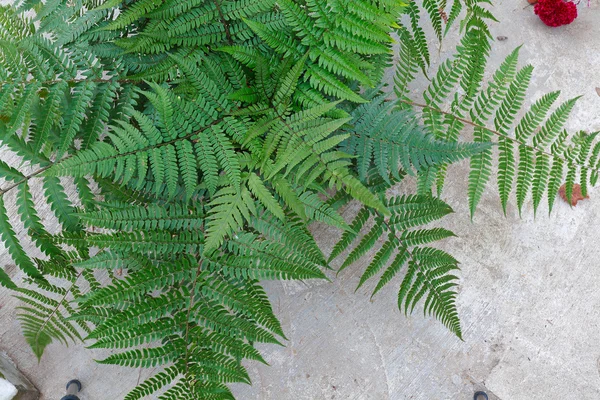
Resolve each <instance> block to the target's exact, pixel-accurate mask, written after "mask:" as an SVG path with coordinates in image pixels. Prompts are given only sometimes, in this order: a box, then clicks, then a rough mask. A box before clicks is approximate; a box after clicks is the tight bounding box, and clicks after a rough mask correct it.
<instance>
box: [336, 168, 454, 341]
mask: <svg viewBox="0 0 600 400" xmlns="http://www.w3.org/2000/svg"><path fill="white" fill-rule="evenodd" d="M377 180H381V178H380V177H377V178H374V181H372V182H371V183H372V184H381V182H378V183H375V182H376V181H377ZM394 183H396V181H394ZM385 185H387V184H385ZM386 206H387V208H388V209H389V210H390V211H391V216H390V217H389V218H385V217H384V215H382V214H381V213H379V212H377V211H373V210H369V209H367V208H364V207H363V208H361V209H360V210H359V211H358V214H357V215H356V217H355V218H354V220H353V221H352V222H351V223H350V227H351V228H352V230H348V231H345V232H344V233H343V235H342V237H341V238H340V240H339V241H338V242H337V243H336V245H335V246H334V248H333V250H332V253H331V255H330V260H332V259H334V258H337V257H338V256H340V255H341V254H343V253H345V252H347V251H348V250H349V249H350V248H352V250H351V251H350V252H349V253H347V255H346V256H345V257H344V261H343V263H342V264H341V266H340V268H339V270H338V273H339V272H340V271H342V270H344V269H345V268H347V267H349V266H350V265H352V264H353V263H356V262H358V261H359V260H362V259H363V257H364V256H365V255H367V254H369V253H370V252H372V251H373V249H374V248H375V247H376V246H375V244H376V243H381V246H380V247H379V249H378V250H377V252H376V253H375V254H374V255H373V256H370V257H369V258H370V261H369V262H368V265H367V267H366V268H365V271H364V273H363V274H362V276H361V277H360V280H359V283H358V287H357V290H358V289H359V288H360V287H361V286H363V284H365V283H366V282H367V281H368V280H369V279H371V278H373V277H375V276H377V275H379V279H378V282H377V284H376V286H375V288H374V289H372V291H373V296H374V295H375V294H376V293H377V292H378V291H380V290H381V289H382V288H383V287H384V286H385V285H386V284H388V283H389V282H391V281H392V279H393V278H394V277H396V276H397V275H399V274H400V273H401V272H402V271H403V270H406V271H405V272H404V274H403V278H402V280H401V283H400V285H399V290H398V308H399V309H400V310H404V312H405V313H409V312H411V313H412V311H413V310H414V308H415V306H416V305H417V303H418V302H419V301H420V300H421V299H424V300H425V304H424V312H425V314H432V315H434V316H435V317H436V318H438V319H439V320H440V321H442V322H443V323H444V325H446V326H447V327H448V329H449V330H450V331H452V332H454V333H455V334H456V335H457V336H458V337H459V338H461V337H462V331H461V327H460V321H459V319H458V312H457V310H456V304H455V302H454V301H455V298H456V292H455V291H454V290H453V288H454V287H455V286H456V280H457V279H458V278H457V277H456V276H455V275H453V271H455V270H458V261H457V260H455V259H454V258H453V257H452V256H451V255H450V254H448V253H446V252H445V251H442V250H440V249H436V248H433V247H428V246H423V245H426V244H428V243H431V242H434V241H438V240H442V239H445V238H447V237H451V236H454V234H453V233H452V232H450V231H448V230H446V229H442V228H431V229H423V228H420V227H422V226H424V225H426V224H429V223H431V222H433V221H436V220H439V219H441V218H443V217H444V216H446V215H447V214H449V213H451V212H452V209H451V208H450V207H449V206H448V205H447V204H446V203H444V202H443V201H442V200H440V199H437V198H434V197H429V196H419V195H408V196H400V197H391V198H390V199H388V200H387V201H386ZM371 218H372V219H373V224H372V226H371V228H368V229H366V230H365V229H364V228H365V225H366V224H368V223H369V220H370V219H371ZM414 228H417V229H414ZM360 232H363V236H362V238H360V239H359V233H360ZM353 243H356V244H355V245H354V246H353ZM405 266H406V268H405Z"/></svg>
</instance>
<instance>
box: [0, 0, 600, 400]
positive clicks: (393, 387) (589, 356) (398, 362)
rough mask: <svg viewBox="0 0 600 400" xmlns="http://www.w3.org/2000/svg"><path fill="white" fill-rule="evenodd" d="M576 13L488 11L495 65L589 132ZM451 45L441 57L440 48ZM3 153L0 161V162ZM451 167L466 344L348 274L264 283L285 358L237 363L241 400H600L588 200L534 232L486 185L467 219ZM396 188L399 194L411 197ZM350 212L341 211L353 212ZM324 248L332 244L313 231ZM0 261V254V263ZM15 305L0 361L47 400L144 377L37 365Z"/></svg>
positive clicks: (1, 338)
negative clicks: (559, 23) (508, 68)
mask: <svg viewBox="0 0 600 400" xmlns="http://www.w3.org/2000/svg"><path fill="white" fill-rule="evenodd" d="M584 3H586V1H585V0H584V1H582V4H581V5H580V6H579V13H580V16H579V18H578V19H577V20H576V21H575V22H574V23H573V24H572V25H570V26H568V27H563V28H558V29H550V28H547V27H545V26H544V25H542V23H541V22H540V21H539V20H538V19H537V17H536V16H535V15H533V10H532V8H531V7H527V8H525V6H526V3H525V1H517V2H515V1H508V0H504V1H499V2H497V3H496V5H495V8H494V13H495V15H496V16H497V17H498V19H499V20H500V21H501V23H500V24H495V25H494V26H493V27H492V31H493V34H494V36H497V35H502V36H506V37H508V39H507V40H505V41H502V42H497V43H496V44H494V46H493V53H494V56H493V59H492V63H493V64H496V65H497V64H498V63H499V62H500V60H501V59H502V58H503V57H504V56H505V55H506V54H508V53H509V52H510V51H511V50H512V49H513V48H514V47H516V46H518V45H520V44H523V45H524V46H523V50H522V56H521V64H522V65H525V63H531V64H533V65H534V66H535V67H536V70H535V72H534V78H533V88H532V90H531V91H530V92H529V94H530V96H532V97H533V98H537V97H539V96H540V95H541V94H542V93H545V92H548V91H552V90H556V89H561V90H563V97H562V99H567V98H569V97H572V96H576V95H580V94H582V95H584V97H583V98H582V99H581V100H580V102H579V103H578V106H577V107H576V109H575V111H574V113H573V117H572V118H571V120H570V122H569V128H570V129H571V130H573V131H575V130H578V129H585V130H589V131H593V130H600V96H598V94H597V93H596V91H595V87H597V86H598V87H600V13H599V11H600V1H599V0H593V2H592V4H591V7H590V8H587V7H586V4H584ZM451 47H452V39H450V40H449V41H448V42H447V43H446V44H445V46H444V48H443V49H442V52H441V54H440V56H441V57H445V56H446V53H445V51H444V49H451ZM0 154H1V153H0ZM467 171H468V164H467V163H462V164H459V165H456V166H454V167H453V169H452V170H451V174H450V177H451V178H450V179H449V185H448V186H447V190H446V192H445V194H444V199H445V200H446V201H448V202H449V203H450V204H451V205H452V206H453V207H454V209H455V210H456V213H455V214H453V215H451V216H449V217H448V218H446V219H445V220H444V226H446V227H448V228H449V229H452V230H453V231H454V232H455V233H457V234H458V236H459V237H458V238H455V239H452V240H448V241H446V242H444V243H443V244H442V246H443V247H444V248H445V249H446V250H448V251H450V252H451V253H452V254H453V255H455V256H456V257H457V258H458V259H459V260H460V261H461V262H462V264H461V266H462V273H461V286H460V293H459V296H458V308H459V313H460V316H461V319H462V324H463V332H464V342H461V341H460V340H458V339H457V338H456V337H454V336H452V335H451V334H450V333H448V332H447V331H446V329H445V328H444V327H443V326H442V325H441V324H440V323H438V322H437V321H435V320H433V319H430V318H423V317H422V315H420V314H419V312H415V315H413V316H412V317H410V318H405V317H404V316H403V315H401V314H400V313H399V312H398V310H397V309H396V293H397V287H395V286H394V285H388V287H387V288H386V289H383V290H382V291H381V292H380V293H379V294H378V295H377V296H376V298H375V299H374V301H372V302H370V301H369V293H370V292H369V289H371V288H372V287H371V286H368V285H366V287H365V288H361V290H359V291H358V292H357V293H354V288H355V287H356V284H357V282H358V277H359V276H360V274H361V272H362V268H361V267H360V266H354V267H351V268H348V269H347V270H346V271H344V273H342V274H341V275H340V276H339V277H338V278H337V279H334V282H333V283H325V282H308V283H298V282H290V283H283V284H281V283H268V284H267V285H266V286H267V289H268V291H269V293H270V295H271V298H272V300H273V304H274V308H275V310H276V312H277V313H278V315H279V317H280V318H281V321H282V324H283V327H284V329H285V331H286V334H287V336H288V337H289V339H290V340H289V342H288V343H287V346H286V347H285V348H281V347H276V346H262V347H261V350H262V351H263V353H264V355H265V359H266V360H267V361H268V362H269V363H270V366H269V367H267V366H263V365H258V364H255V363H248V367H249V371H250V375H251V377H252V380H253V382H254V386H252V387H248V386H246V385H235V386H234V388H233V389H234V392H235V394H236V395H237V397H238V398H239V399H244V400H246V399H248V400H250V399H261V400H296V399H298V400H300V399H302V400H304V399H306V400H308V399H342V400H346V399H357V400H363V399H375V400H383V399H393V400H401V399H415V400H425V399H434V400H447V399H448V400H450V399H452V400H453V399H457V400H458V399H471V398H472V395H473V392H474V390H475V389H480V388H486V389H487V390H488V393H490V394H492V395H491V396H490V399H503V400H521V399H523V400H524V399H547V400H570V399H580V400H593V399H600V372H599V370H600V329H599V324H600V290H598V288H599V287H600V265H599V263H598V262H597V260H598V259H600V245H599V244H600V238H599V236H598V234H597V231H596V226H597V224H598V222H599V221H600V198H598V195H597V193H598V192H597V191H595V192H594V191H592V192H591V199H590V200H586V201H584V202H582V203H580V204H579V205H578V206H577V207H576V208H574V209H570V208H569V207H568V206H567V205H566V204H565V203H562V202H560V201H559V202H558V204H557V206H556V207H555V213H554V214H553V215H552V217H550V218H548V217H546V215H545V209H543V210H541V212H539V215H538V218H537V220H536V221H534V219H533V211H532V209H531V207H530V206H528V207H527V208H526V209H525V210H524V213H523V218H522V219H519V218H518V215H517V214H516V210H515V207H514V205H511V207H510V208H509V212H508V216H507V217H504V216H503V215H502V212H501V209H500V206H499V202H498V196H497V194H496V191H495V189H494V188H495V185H493V184H492V185H490V187H489V189H488V190H487V191H486V193H485V195H484V198H483V200H482V203H481V206H480V208H479V212H478V214H477V215H476V217H475V219H474V222H473V223H471V222H469V217H468V211H467V205H466V204H467V200H466V187H465V176H466V172H467ZM410 186H411V184H410V183H408V184H406V185H405V186H403V187H402V188H399V190H406V189H407V188H410ZM353 211H354V210H352V209H349V210H347V212H348V215H351V214H352V213H353ZM315 232H316V235H317V237H318V240H319V242H320V243H322V244H323V248H324V249H325V251H326V252H327V251H329V249H330V248H331V247H332V245H333V242H334V241H333V239H335V238H336V237H337V236H336V235H337V233H334V232H331V231H329V230H327V229H324V228H322V227H316V228H315ZM10 263H11V261H10V259H9V257H8V255H7V254H6V252H5V251H4V250H0V264H2V265H6V264H10ZM14 307H15V302H14V301H13V300H12V299H10V298H9V297H8V296H7V293H6V292H5V291H4V292H0V320H1V321H2V324H1V325H0V350H4V351H6V352H8V353H9V355H10V356H11V357H13V359H14V360H15V361H16V362H17V364H18V365H19V367H20V368H21V369H22V370H23V372H25V374H26V375H28V377H29V378H30V379H31V380H32V381H33V382H34V383H35V384H36V385H37V386H38V388H39V389H40V390H41V392H42V393H43V394H44V397H43V398H44V399H50V400H55V399H59V398H60V396H61V395H62V394H63V393H64V389H63V385H64V383H65V382H66V381H67V380H69V379H71V378H73V377H78V378H79V379H81V381H82V382H83V383H84V385H85V390H84V392H83V393H82V400H120V399H122V398H123V397H124V394H125V393H126V391H127V389H128V388H130V387H131V386H132V385H134V384H135V383H136V382H137V381H139V379H144V378H145V377H146V376H148V375H149V374H150V373H151V372H152V371H147V370H142V371H140V370H136V369H124V368H113V367H109V366H100V365H97V364H95V363H94V362H93V361H92V360H93V358H100V357H101V356H102V354H100V353H98V352H90V351H87V350H84V349H83V348H81V347H78V346H72V347H71V348H70V349H68V350H67V349H65V348H64V347H62V346H60V345H58V344H53V345H51V346H49V347H48V349H47V351H46V353H45V354H44V356H43V357H42V360H41V362H40V363H39V364H38V363H37V361H36V360H35V357H34V355H33V354H32V353H31V351H30V350H29V348H28V347H27V345H26V344H25V342H24V340H23V339H22V337H21V335H20V329H19V326H18V322H17V321H15V319H14V316H15V310H14Z"/></svg>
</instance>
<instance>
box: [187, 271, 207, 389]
mask: <svg viewBox="0 0 600 400" xmlns="http://www.w3.org/2000/svg"><path fill="white" fill-rule="evenodd" d="M203 262H204V259H200V262H199V263H198V269H197V270H196V279H194V283H193V284H192V292H191V293H192V298H191V299H190V305H189V306H188V309H187V313H186V316H185V375H184V377H185V381H186V383H188V385H189V384H190V382H189V380H188V374H189V363H188V360H189V357H190V346H189V345H188V343H189V342H188V340H189V339H188V338H189V334H190V314H191V313H192V308H193V307H194V301H195V299H196V295H195V293H196V285H197V284H198V277H199V276H200V272H202V263H203ZM190 390H193V387H190Z"/></svg>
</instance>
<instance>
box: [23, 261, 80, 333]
mask: <svg viewBox="0 0 600 400" xmlns="http://www.w3.org/2000/svg"><path fill="white" fill-rule="evenodd" d="M82 273H83V270H81V271H80V272H79V273H78V274H77V276H76V277H75V279H74V280H73V283H71V286H69V288H68V289H67V290H66V291H65V294H64V295H63V296H62V298H61V299H60V300H59V301H58V303H57V304H56V307H54V309H53V310H52V312H51V313H50V315H48V317H47V318H46V319H45V320H44V323H43V324H42V325H40V328H39V329H38V330H37V332H36V335H35V341H36V342H37V341H38V339H39V334H40V333H41V332H43V331H44V329H45V328H46V325H48V323H50V320H51V319H52V317H53V316H54V314H56V313H57V312H58V309H59V308H60V306H61V305H62V304H63V302H64V301H65V299H66V298H67V295H68V294H69V293H71V289H73V287H74V286H75V283H77V280H78V279H79V277H80V276H81V274H82Z"/></svg>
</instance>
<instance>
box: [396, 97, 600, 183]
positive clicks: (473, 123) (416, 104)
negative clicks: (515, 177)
mask: <svg viewBox="0 0 600 400" xmlns="http://www.w3.org/2000/svg"><path fill="white" fill-rule="evenodd" d="M398 101H399V102H401V103H405V104H408V105H411V106H413V107H419V108H422V109H429V110H432V111H435V112H439V113H441V114H444V115H447V116H449V117H451V118H453V119H455V120H457V121H460V122H463V123H465V124H467V125H471V126H473V127H474V128H479V129H483V130H486V131H488V132H490V133H492V134H494V135H496V136H498V137H500V138H503V139H507V140H510V141H511V142H514V143H516V144H517V145H519V146H523V147H527V148H529V149H531V150H533V151H535V152H538V153H542V154H545V155H547V156H550V157H552V158H557V159H559V160H562V161H563V162H565V163H572V162H571V161H569V160H567V159H566V158H563V157H560V156H557V155H556V154H552V153H549V152H547V151H545V150H543V149H540V148H539V147H536V146H532V145H529V144H527V143H523V142H521V141H520V140H518V139H515V138H513V137H510V136H508V135H505V134H503V133H501V132H498V131H496V130H494V129H492V128H488V127H487V126H484V125H480V124H478V123H476V122H473V121H471V120H468V119H465V118H461V117H457V116H456V115H454V114H453V113H451V112H448V111H442V110H440V109H438V108H435V107H431V106H428V105H427V104H421V103H417V102H414V101H411V100H403V99H398ZM574 164H575V165H576V166H577V168H587V169H590V170H593V171H600V170H599V169H598V168H594V167H591V166H588V165H586V164H581V163H574Z"/></svg>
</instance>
